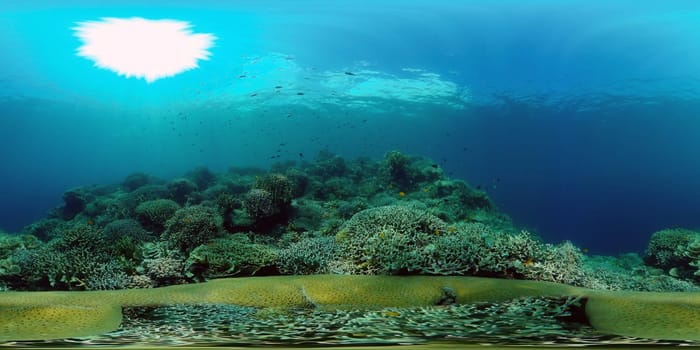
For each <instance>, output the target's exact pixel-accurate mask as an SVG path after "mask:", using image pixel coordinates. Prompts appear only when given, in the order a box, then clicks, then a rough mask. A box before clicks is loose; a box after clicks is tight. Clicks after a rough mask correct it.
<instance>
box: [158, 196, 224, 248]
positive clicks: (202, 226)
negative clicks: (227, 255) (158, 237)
mask: <svg viewBox="0 0 700 350" xmlns="http://www.w3.org/2000/svg"><path fill="white" fill-rule="evenodd" d="M222 223H223V219H222V217H221V215H219V213H218V212H217V211H216V210H215V209H213V208H210V207H205V206H202V205H194V206H190V207H185V208H182V209H179V210H178V211H176V212H175V214H174V215H173V217H171V218H170V219H168V221H167V222H166V224H165V232H163V235H162V238H163V240H165V241H167V242H168V243H169V244H170V246H171V247H173V248H176V249H179V250H180V251H182V252H189V251H191V250H192V249H194V248H195V247H197V246H198V245H200V244H204V243H207V242H208V241H210V240H212V239H214V238H216V237H217V236H219V234H220V233H221V229H222V228H221V225H222Z"/></svg>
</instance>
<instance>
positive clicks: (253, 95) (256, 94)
mask: <svg viewBox="0 0 700 350" xmlns="http://www.w3.org/2000/svg"><path fill="white" fill-rule="evenodd" d="M255 96H258V93H257V92H256V93H252V94H250V97H255Z"/></svg>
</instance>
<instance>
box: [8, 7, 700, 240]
mask: <svg viewBox="0 0 700 350" xmlns="http://www.w3.org/2000/svg"><path fill="white" fill-rule="evenodd" d="M91 3H93V2H91V1H77V0H76V1H32V2H19V1H17V2H13V1H3V2H1V3H0V52H2V55H0V144H1V147H0V194H1V195H0V227H2V228H4V229H6V230H10V231H17V230H19V229H21V227H22V226H24V225H26V224H28V223H30V222H31V221H33V220H36V219H38V218H40V217H42V216H43V215H45V213H46V212H47V210H48V209H50V208H51V207H54V206H56V205H58V204H59V203H60V201H61V193H62V192H63V191H65V190H66V189H68V188H70V187H74V186H80V185H85V184H92V183H112V182H118V181H121V179H123V178H124V177H125V176H126V175H128V174H130V173H133V172H136V171H145V172H150V173H153V174H155V175H158V176H163V177H173V176H177V175H180V174H182V173H183V172H185V171H187V170H189V169H191V168H193V167H195V166H200V165H205V166H208V167H210V168H211V169H213V170H216V171H224V170H226V169H227V168H228V167H230V166H234V165H235V166H248V165H254V166H267V165H269V164H270V163H271V162H272V160H270V156H271V155H274V154H276V152H277V150H278V149H280V144H285V145H284V146H283V147H282V150H281V152H282V153H281V154H282V158H280V159H276V160H299V159H300V157H299V153H303V154H304V155H305V157H306V158H307V159H313V156H314V155H315V154H316V153H318V151H320V150H324V149H325V150H330V151H332V152H334V153H337V154H340V155H342V156H346V157H356V156H371V157H377V158H378V157H381V156H382V155H383V154H384V153H385V152H387V151H389V150H393V149H398V150H401V151H403V152H405V153H409V154H416V155H424V156H428V157H431V158H433V159H434V160H435V161H436V162H438V163H439V164H441V166H443V167H444V168H445V169H446V170H447V172H448V173H449V174H450V176H452V177H456V178H463V179H466V180H467V181H468V182H469V183H470V184H472V185H474V186H477V185H480V186H482V188H484V189H486V190H487V191H488V192H489V194H490V195H491V196H492V198H493V199H494V200H495V202H496V203H497V205H498V206H499V208H501V209H502V210H503V211H504V212H506V213H508V214H509V215H511V216H512V217H513V219H514V220H515V222H516V224H519V225H522V226H524V227H527V228H529V229H533V230H535V231H537V232H538V233H539V234H540V235H541V236H542V237H544V238H545V239H546V240H548V241H552V242H556V241H560V240H564V239H569V240H572V241H574V242H575V243H577V244H578V245H579V246H581V247H585V248H588V249H589V250H590V251H591V252H592V253H621V252H626V251H642V250H643V249H644V248H645V246H646V243H647V240H648V238H649V236H650V235H651V233H652V232H653V231H655V230H658V229H661V228H667V227H676V226H681V227H689V228H696V227H698V226H700V220H699V219H698V218H699V216H698V213H700V196H699V195H698V194H700V181H698V179H700V162H698V160H697V159H698V158H697V156H696V153H697V151H698V150H700V138H699V137H698V136H697V135H700V119H698V116H699V115H700V94H699V93H700V84H699V83H700V64H698V62H700V40H698V36H697V33H700V4H698V3H697V2H696V1H673V2H661V1H612V2H602V1H598V2H591V1H566V2H562V1H554V0H551V1H528V2H523V1H516V0H510V1H509V0H504V1H498V2H494V1H485V0H484V1H459V0H452V1H448V0H444V1H427V0H425V1H418V0H414V1H388V0H387V1H332V2H329V1H230V2H226V3H227V4H226V5H222V3H223V2H220V1H213V0H212V1H197V2H196V4H195V2H188V1H169V2H167V5H166V2H162V5H160V6H159V5H157V2H151V3H152V5H149V6H148V7H146V6H143V5H138V2H136V1H114V2H112V3H113V4H112V5H109V4H108V3H109V1H107V2H105V3H107V4H106V5H99V6H97V5H91ZM133 16H140V17H144V18H150V19H164V18H170V19H177V20H184V21H188V22H190V23H191V24H192V25H193V30H194V31H195V32H203V33H212V34H214V35H216V37H217V40H216V43H215V46H214V47H213V48H212V49H211V53H212V55H211V57H210V59H209V60H206V61H201V62H200V65H199V68H198V69H195V70H191V71H187V72H184V73H182V74H179V75H176V76H174V77H172V78H166V79H162V80H158V81H156V82H154V83H152V84H147V83H146V82H144V81H143V80H140V79H135V78H130V79H127V78H125V77H123V76H118V75H117V74H115V73H113V72H111V71H108V70H105V69H99V68H96V67H94V66H93V63H92V62H91V61H89V60H87V59H85V58H82V57H78V56H77V55H76V49H77V48H78V46H80V42H79V40H78V39H77V38H76V37H75V36H74V35H73V31H72V29H71V28H73V27H74V26H75V25H76V23H78V22H81V21H88V20H98V19H100V18H101V17H125V18H128V17H133ZM345 72H351V73H353V74H354V75H347V74H345ZM241 76H245V77H243V78H241ZM275 86H283V87H284V88H283V89H282V92H281V93H277V92H275V88H274V87H275ZM300 92H301V93H303V94H304V95H298V93H300ZM252 95H255V96H252Z"/></svg>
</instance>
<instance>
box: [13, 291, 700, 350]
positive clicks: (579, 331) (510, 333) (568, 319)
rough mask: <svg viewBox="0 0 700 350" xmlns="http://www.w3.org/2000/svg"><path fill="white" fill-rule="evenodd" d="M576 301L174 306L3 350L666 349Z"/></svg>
mask: <svg viewBox="0 0 700 350" xmlns="http://www.w3.org/2000/svg"><path fill="white" fill-rule="evenodd" d="M576 303H577V301H576V300H574V299H547V298H526V299H521V300H517V301H513V302H509V303H500V304H475V305H447V306H434V307H421V308H386V309H381V310H371V311H367V310H334V311H322V310H315V309H314V310H309V309H299V310H286V309H285V310H275V309H264V310H257V309H253V308H245V307H238V306H232V305H218V304H206V305H171V306H165V307H157V308H129V309H125V310H124V314H125V316H124V320H123V322H122V325H121V327H120V328H119V329H118V330H115V331H114V332H110V333H107V334H103V335H99V336H93V337H85V338H71V339H61V340H50V341H22V342H8V343H4V344H0V347H33V348H34V347H35V348H66V347H71V348H73V347H99V348H101V349H104V348H129V349H133V348H170V347H177V348H195V347H196V348H201V347H236V348H237V347H241V348H243V347H270V348H295V349H298V348H312V347H313V348H315V347H333V348H370V347H386V346H399V347H400V348H406V349H428V348H445V349H446V348H460V349H468V348H480V347H488V348H489V349H498V348H505V347H508V348H513V347H527V348H529V349H532V348H550V349H551V348H559V347H582V346H594V347H596V348H597V349H600V348H616V349H619V348H628V347H638V346H639V347H645V348H667V347H678V346H697V347H699V348H700V343H698V342H695V343H693V342H666V341H658V340H648V339H639V338H629V337H619V336H612V335H606V334H600V333H598V332H597V331H596V330H595V329H593V328H591V327H590V326H589V325H587V324H585V322H584V323H582V322H580V321H579V318H578V317H577V315H576V312H577V311H576V310H577V307H576Z"/></svg>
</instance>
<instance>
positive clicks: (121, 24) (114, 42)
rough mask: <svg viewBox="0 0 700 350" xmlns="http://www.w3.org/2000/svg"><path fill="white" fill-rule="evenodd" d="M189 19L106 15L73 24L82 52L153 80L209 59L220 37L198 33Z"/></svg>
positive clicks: (109, 66) (102, 65) (121, 72)
mask: <svg viewBox="0 0 700 350" xmlns="http://www.w3.org/2000/svg"><path fill="white" fill-rule="evenodd" d="M190 28H191V25H190V23H188V22H183V21H176V20H169V19H164V20H150V19H144V18H139V17H133V18H103V19H101V20H100V21H87V22H80V23H78V26H77V27H75V28H73V30H75V35H76V36H77V37H78V38H80V40H81V41H82V42H83V45H82V46H81V47H79V48H78V53H77V54H78V56H82V57H85V58H88V59H90V60H92V61H94V62H95V65H96V66H97V67H100V68H105V69H109V70H111V71H114V72H116V73H117V74H119V75H123V76H126V77H127V78H130V77H135V78H143V79H145V80H146V81H147V82H149V83H151V82H153V81H155V80H157V79H161V78H165V77H171V76H174V75H176V74H178V73H181V72H184V71H186V70H190V69H193V68H197V67H198V65H197V61H198V60H206V59H209V56H210V55H211V53H210V52H209V51H208V49H209V48H210V47H211V46H212V45H213V42H214V40H216V37H215V36H214V35H212V34H195V33H192V31H191V29H190Z"/></svg>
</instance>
